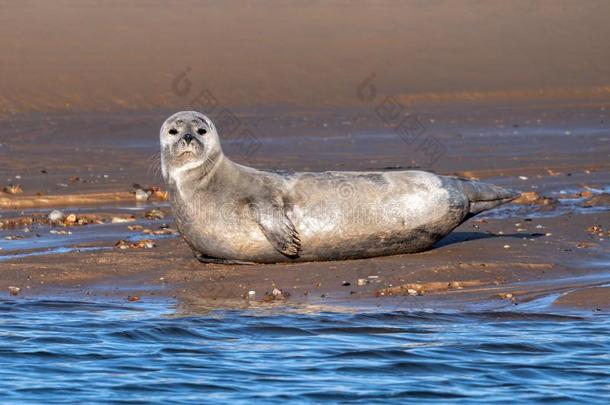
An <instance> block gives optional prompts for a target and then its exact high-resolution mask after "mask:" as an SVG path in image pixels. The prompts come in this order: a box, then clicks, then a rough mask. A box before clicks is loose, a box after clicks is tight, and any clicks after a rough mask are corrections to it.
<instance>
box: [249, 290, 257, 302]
mask: <svg viewBox="0 0 610 405" xmlns="http://www.w3.org/2000/svg"><path fill="white" fill-rule="evenodd" d="M248 299H249V300H254V299H256V291H254V290H250V291H248Z"/></svg>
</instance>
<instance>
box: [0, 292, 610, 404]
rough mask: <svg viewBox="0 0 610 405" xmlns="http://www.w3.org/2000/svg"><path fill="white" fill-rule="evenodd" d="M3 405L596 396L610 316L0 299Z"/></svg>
mask: <svg viewBox="0 0 610 405" xmlns="http://www.w3.org/2000/svg"><path fill="white" fill-rule="evenodd" d="M0 325H1V328H0V364H1V365H2V367H0V375H1V377H2V379H1V381H2V382H0V388H1V391H0V392H2V394H0V396H1V397H2V399H3V401H15V400H19V401H32V402H53V401H60V400H66V399H68V398H69V399H70V400H71V401H79V400H80V401H91V400H93V401H95V400H99V399H100V398H106V399H109V400H123V401H146V402H155V401H157V402H167V401H172V402H175V401H179V402H202V401H203V400H205V399H206V398H209V399H210V400H212V399H213V400H215V401H223V402H226V401H244V402H245V401H256V400H259V401H260V400H268V401H280V400H308V401H321V400H333V401H357V402H358V401H359V402H363V403H369V402H370V401H371V400H374V399H397V400H398V399H401V400H430V399H442V400H444V401H446V402H458V401H463V400H465V399H467V400H469V401H479V402H485V401H488V400H490V399H493V400H495V401H511V402H512V401H540V400H549V399H555V400H574V401H576V400H578V401H590V402H596V403H605V400H604V399H603V398H604V397H606V398H607V397H608V395H609V394H610V389H609V387H608V384H607V381H608V378H609V377H610V360H609V359H608V354H607V353H608V352H609V350H610V338H609V337H608V336H610V318H608V316H607V315H597V314H594V315H588V314H587V315H582V314H581V315H579V316H573V315H557V314H546V313H538V312H520V313H518V312H473V313H463V312H462V313H429V312H385V313H384V312H375V313H370V312H369V313H337V312H318V313H299V312H294V311H293V312H287V311H280V310H274V311H263V310H259V311H242V310H239V311H237V310H233V311H212V312H208V313H205V314H197V315H193V314H188V315H178V314H176V307H175V306H174V304H173V303H171V302H156V303H142V302H140V303H131V304H116V305H115V304H110V303H105V304H95V303H82V302H59V301H41V300H37V301H25V300H20V301H4V302H2V303H0Z"/></svg>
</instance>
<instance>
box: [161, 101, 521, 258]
mask: <svg viewBox="0 0 610 405" xmlns="http://www.w3.org/2000/svg"><path fill="white" fill-rule="evenodd" d="M160 141H161V170H162V173H163V178H164V181H165V184H166V187H167V190H168V192H169V196H170V202H171V206H172V209H173V211H174V215H175V218H176V223H177V227H178V230H179V231H180V233H181V234H182V236H183V238H184V240H185V241H186V243H187V244H188V245H189V246H190V247H191V248H192V250H193V252H194V253H195V256H196V257H197V258H198V259H199V260H200V261H202V262H208V263H231V264H241V263H277V262H296V261H319V260H343V259H358V258H367V257H374V256H381V255H392V254H400V253H413V252H419V251H422V250H426V249H429V248H430V247H431V246H432V245H433V244H434V243H435V242H437V241H438V240H440V239H441V238H443V237H444V236H445V235H447V234H448V233H449V232H451V231H452V230H453V229H454V228H455V227H457V226H458V225H459V224H461V223H462V222H464V221H465V220H467V219H468V218H470V217H472V216H473V215H476V214H478V213H480V212H482V211H484V210H487V209H490V208H493V207H496V206H498V205H500V204H503V203H506V202H509V201H511V200H512V199H514V198H516V197H517V196H518V195H519V193H517V192H515V191H512V190H507V189H503V188H500V187H497V186H494V185H489V184H485V183H481V182H476V181H470V180H467V179H462V178H457V177H448V176H439V175H436V174H433V173H429V172H424V171H416V170H407V171H386V172H384V171H375V172H347V171H346V172H336V171H328V172H321V173H312V172H293V173H289V172H286V173H280V172H273V171H263V170H257V169H254V168H251V167H246V166H242V165H240V164H237V163H234V162H232V161H231V160H229V158H227V157H226V156H225V155H224V154H223V152H222V149H221V145H220V140H219V137H218V133H217V131H216V128H215V126H214V124H213V123H212V121H211V120H210V119H209V118H208V117H206V116H205V115H203V114H201V113H199V112H196V111H182V112H178V113H176V114H174V115H172V116H171V117H169V118H168V119H167V120H166V121H165V122H164V123H163V125H162V126H161V131H160Z"/></svg>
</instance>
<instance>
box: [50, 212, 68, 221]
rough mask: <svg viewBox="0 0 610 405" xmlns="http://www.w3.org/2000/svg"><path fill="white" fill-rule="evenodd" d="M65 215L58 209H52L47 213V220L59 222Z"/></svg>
mask: <svg viewBox="0 0 610 405" xmlns="http://www.w3.org/2000/svg"><path fill="white" fill-rule="evenodd" d="M65 217H66V216H65V214H64V213H63V212H61V211H60V210H53V211H51V212H50V213H49V221H51V222H61V221H63V219H64V218H65Z"/></svg>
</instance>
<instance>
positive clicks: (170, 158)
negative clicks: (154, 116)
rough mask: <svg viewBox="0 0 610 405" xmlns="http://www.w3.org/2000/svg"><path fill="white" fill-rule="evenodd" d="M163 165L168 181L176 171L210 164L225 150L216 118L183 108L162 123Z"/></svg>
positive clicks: (164, 176)
mask: <svg viewBox="0 0 610 405" xmlns="http://www.w3.org/2000/svg"><path fill="white" fill-rule="evenodd" d="M159 136H160V140H161V169H162V171H163V178H164V179H165V180H166V181H167V180H169V179H170V178H171V177H172V176H173V175H179V174H180V173H181V172H184V171H185V170H190V169H194V168H196V167H199V166H203V165H207V166H209V165H210V164H211V163H213V161H214V160H215V159H217V158H218V157H219V156H220V155H221V154H222V151H221V149H220V141H219V139H218V133H217V132H216V128H215V127H214V124H213V123H212V121H211V120H210V119H209V118H208V117H206V116H205V115H203V114H201V113H199V112H197V111H180V112H178V113H176V114H174V115H172V116H171V117H169V118H168V119H167V120H165V122H164V123H163V125H162V126H161V132H160V134H159Z"/></svg>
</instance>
